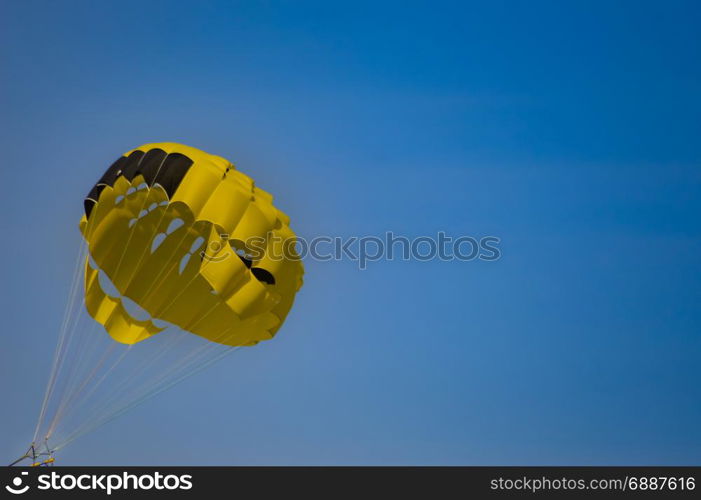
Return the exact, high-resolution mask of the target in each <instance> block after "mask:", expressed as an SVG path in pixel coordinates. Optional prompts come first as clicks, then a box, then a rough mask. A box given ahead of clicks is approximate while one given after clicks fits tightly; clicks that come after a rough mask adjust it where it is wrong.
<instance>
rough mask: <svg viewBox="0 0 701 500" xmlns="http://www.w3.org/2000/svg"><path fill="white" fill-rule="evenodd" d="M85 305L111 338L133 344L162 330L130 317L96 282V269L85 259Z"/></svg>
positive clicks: (148, 322)
mask: <svg viewBox="0 0 701 500" xmlns="http://www.w3.org/2000/svg"><path fill="white" fill-rule="evenodd" d="M85 305H86V308H87V310H88V312H89V313H90V315H91V316H92V317H93V318H95V320H96V321H97V322H99V323H102V324H103V325H104V326H105V328H106V329H107V331H108V332H109V333H110V335H111V336H112V338H113V339H114V340H116V341H117V342H121V343H123V344H134V343H136V342H140V341H142V340H144V339H146V338H148V337H150V336H151V335H155V334H156V333H158V332H160V331H162V330H163V329H162V328H158V327H157V326H156V325H154V324H153V322H151V321H139V320H137V319H134V318H132V317H131V316H130V315H129V313H128V312H127V311H126V309H124V306H123V305H122V302H121V300H120V299H119V298H113V297H110V296H108V295H107V294H106V293H105V292H104V291H103V290H102V288H101V287H100V284H99V282H98V271H97V270H96V269H93V268H91V267H90V264H89V262H88V259H86V261H85Z"/></svg>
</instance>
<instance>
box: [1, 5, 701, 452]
mask: <svg viewBox="0 0 701 500" xmlns="http://www.w3.org/2000/svg"><path fill="white" fill-rule="evenodd" d="M700 23H701V8H700V7H699V4H698V3H696V2H661V1H660V2H640V1H630V2H588V1H587V2H558V1H552V2H483V3H463V2H455V3H443V2H436V1H432V2H425V3H424V2H422V3H418V2H396V3H394V2H348V3H336V2H301V3H300V2H273V1H268V2H152V1H146V2H142V1H139V2H125V1H119V2H77V1H71V2H48V1H47V2H35V1H23V2H20V1H18V0H17V1H8V0H2V1H1V2H0V64H1V71H2V77H1V78H0V105H1V109H0V125H1V126H2V134H1V136H0V147H1V148H2V165H1V166H0V176H1V177H0V181H1V184H0V185H2V188H3V190H2V196H1V197H0V214H2V216H1V217H0V224H1V226H0V227H1V230H2V233H1V234H2V245H0V268H1V273H2V274H1V276H2V288H1V289H0V299H1V300H0V308H1V309H0V310H1V311H2V338H3V341H2V348H1V350H0V391H1V394H2V401H3V404H2V411H1V412H0V450H1V454H2V455H3V456H4V457H5V458H4V459H6V461H8V462H9V461H10V460H11V459H13V458H15V455H19V454H21V453H22V452H23V451H24V448H25V447H26V445H27V443H28V441H29V440H30V439H31V435H32V433H33V430H34V424H35V422H36V416H37V413H38V410H39V405H40V403H41V398H42V396H43V392H44V388H45V383H46V378H47V375H48V370H49V365H50V360H51V356H52V353H53V349H54V344H55V339H56V335H57V329H58V325H59V323H60V320H61V315H62V312H63V309H64V306H65V297H66V293H67V290H68V285H69V280H70V275H71V272H72V264H73V262H74V258H75V252H76V249H77V246H78V241H79V234H78V230H77V221H78V218H79V217H80V214H81V210H82V199H83V197H84V195H85V194H86V193H87V191H88V190H89V188H90V187H91V186H92V184H93V183H94V182H95V180H96V179H97V178H98V177H99V176H100V175H101V173H102V172H103V171H104V169H105V168H106V167H107V166H108V165H109V164H110V163H111V162H112V161H113V160H114V159H115V158H116V157H118V156H119V155H120V154H121V153H122V152H124V151H126V150H129V149H132V148H134V147H136V146H138V145H139V144H142V143H145V142H155V141H176V142H182V143H185V144H189V145H192V146H196V147H200V148H202V149H204V150H206V151H209V152H212V153H215V154H219V155H221V156H224V157H226V158H229V159H230V160H232V161H233V162H234V163H236V164H237V166H238V168H239V169H241V170H242V171H244V172H246V173H247V174H249V175H251V176H252V177H254V178H255V179H256V181H257V184H258V185H259V186H261V187H262V188H264V189H266V190H268V191H270V192H272V193H274V194H275V197H276V200H277V201H276V203H277V205H278V206H279V207H281V208H282V209H283V210H284V211H285V212H287V213H289V214H290V215H291V217H292V220H293V228H294V229H295V230H296V231H297V232H298V233H299V234H301V235H303V236H307V237H312V236H315V235H320V234H330V235H342V236H349V235H367V234H382V233H383V232H384V231H387V230H392V231H394V232H395V233H401V234H405V235H408V236H419V235H435V233H436V232H437V231H441V230H442V231H446V232H447V233H449V234H452V235H460V234H469V235H476V236H483V235H496V236H499V237H500V238H501V240H502V242H501V250H502V258H501V259H500V260H499V261H497V262H491V263H485V262H467V263H466V262H440V261H435V262H428V263H422V262H408V263H407V262H399V261H395V262H376V263H371V264H370V266H369V268H368V269H367V270H366V271H359V270H358V269H357V265H356V264H355V263H353V262H348V261H345V262H323V263H319V262H313V261H307V263H306V270H307V273H306V277H305V286H304V288H303V289H302V291H301V293H300V294H299V295H298V299H297V303H296V305H295V307H294V309H293V311H292V313H291V314H290V316H289V318H288V321H287V323H286V324H285V326H284V327H283V329H282V330H281V332H280V333H279V335H278V336H277V337H276V338H275V339H274V340H273V341H270V342H266V343H262V344H260V345H259V346H256V347H254V348H250V349H245V350H243V351H241V352H237V353H235V354H233V355H232V356H231V357H229V358H226V359H225V360H223V361H222V362H220V363H219V364H217V365H215V366H214V367H212V368H210V369H208V370H207V371H206V372H203V373H200V374H199V375H197V376H195V377H193V378H191V379H189V380H187V381H186V382H184V383H182V384H181V385H179V386H178V387H177V388H175V389H172V390H171V391H169V392H167V393H165V394H162V395H160V396H159V397H157V398H155V399H152V400H151V401H149V402H147V403H145V404H144V405H142V406H140V407H139V408H137V409H136V410H133V411H132V412H131V413H129V414H127V415H125V416H123V417H121V418H120V419H118V420H116V421H114V422H112V423H110V424H108V425H107V426H105V427H103V428H102V429H100V430H99V431H97V432H95V433H93V434H91V435H89V436H86V437H85V438H82V439H81V440H78V441H76V442H75V443H73V445H72V446H71V447H69V448H66V449H65V450H64V452H63V453H62V454H61V456H60V457H59V460H60V461H61V463H63V464H224V465H226V464H699V463H700V462H701V426H700V425H699V422H701V362H700V361H701V309H700V307H699V303H700V301H699V299H700V298H701V259H700V256H701V217H700V216H701V151H700V146H699V144H700V142H699V137H701V125H700V120H699V116H701V35H700V34H699V25H700Z"/></svg>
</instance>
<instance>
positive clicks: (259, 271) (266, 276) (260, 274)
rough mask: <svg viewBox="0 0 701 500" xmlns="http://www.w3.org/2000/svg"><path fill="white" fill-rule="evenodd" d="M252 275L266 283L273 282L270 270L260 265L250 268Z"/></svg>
mask: <svg viewBox="0 0 701 500" xmlns="http://www.w3.org/2000/svg"><path fill="white" fill-rule="evenodd" d="M251 272H252V273H253V276H255V277H256V279H257V280H258V281H261V282H263V283H267V284H268V285H274V284H275V276H273V275H272V273H271V272H270V271H267V270H265V269H263V268H262V267H254V268H252V269H251Z"/></svg>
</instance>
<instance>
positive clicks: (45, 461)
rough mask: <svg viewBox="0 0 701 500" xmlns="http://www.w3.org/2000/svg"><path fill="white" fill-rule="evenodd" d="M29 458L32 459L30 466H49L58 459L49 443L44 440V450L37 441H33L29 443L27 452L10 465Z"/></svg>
mask: <svg viewBox="0 0 701 500" xmlns="http://www.w3.org/2000/svg"><path fill="white" fill-rule="evenodd" d="M27 459H29V460H31V461H32V463H31V464H29V466H30V467H49V466H51V465H53V464H54V462H55V461H56V459H55V458H54V450H52V449H51V448H49V444H48V443H47V442H46V441H44V445H43V450H41V449H38V448H37V446H36V445H35V443H32V444H31V445H29V449H28V450H27V452H26V453H25V454H24V455H22V456H21V457H19V458H18V459H17V460H15V461H14V462H12V463H11V464H10V465H9V467H12V466H14V465H18V464H19V463H20V462H22V461H24V460H27Z"/></svg>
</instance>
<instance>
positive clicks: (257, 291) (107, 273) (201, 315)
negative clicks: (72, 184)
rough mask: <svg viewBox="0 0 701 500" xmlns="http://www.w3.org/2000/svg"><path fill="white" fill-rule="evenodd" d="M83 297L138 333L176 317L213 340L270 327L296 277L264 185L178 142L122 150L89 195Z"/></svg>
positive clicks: (285, 232) (117, 331)
mask: <svg viewBox="0 0 701 500" xmlns="http://www.w3.org/2000/svg"><path fill="white" fill-rule="evenodd" d="M80 230H81V232H82V234H83V237H84V238H85V240H86V242H87V245H88V254H89V256H88V258H87V259H86V262H85V304H86V308H87V310H88V313H89V314H90V315H91V316H92V317H93V318H94V319H95V320H96V321H97V322H98V323H100V324H102V325H103V326H104V328H105V329H106V330H107V332H108V333H109V334H110V336H111V337H112V338H113V339H114V340H116V341H118V342H121V343H123V344H135V343H137V342H140V341H142V340H144V339H146V338H148V337H150V336H152V335H157V334H158V333H159V332H160V331H162V330H163V328H165V326H166V325H167V324H173V325H176V326H178V327H180V328H181V329H183V330H185V331H187V332H191V333H193V334H195V335H199V336H201V337H204V338H206V339H208V340H209V341H212V342H217V343H220V344H225V345H229V346H242V345H254V344H256V343H258V342H259V341H261V340H267V339H270V338H272V337H273V335H275V333H276V332H277V331H278V329H279V328H280V326H281V324H282V322H283V321H284V320H285V317H286V316H287V313H288V312H289V310H290V308H291V307H292V303H293V301H294V297H295V294H296V292H297V291H298V290H299V288H300V287H301V286H302V275H303V273H304V269H303V266H302V263H301V262H300V261H299V259H298V258H297V256H296V255H295V254H294V253H293V252H292V248H293V247H292V245H290V242H292V241H294V238H295V234H294V232H293V231H292V230H291V229H290V227H289V218H288V217H287V215H285V214H284V213H282V212H281V211H280V210H278V209H276V208H275V207H274V206H273V203H272V196H271V195H270V194H269V193H267V192H265V191H263V190H262V189H260V188H257V187H255V185H254V183H253V181H252V180H251V179H250V178H249V177H248V176H246V175H245V174H243V173H241V172H239V171H237V170H236V169H235V168H234V166H233V165H232V164H231V163H230V162H229V161H227V160H226V159H224V158H221V157H219V156H214V155H211V154H208V153H205V152H203V151H200V150H198V149H195V148H192V147H188V146H184V145H181V144H175V143H155V144H145V145H143V146H141V147H139V148H137V149H134V150H132V151H129V152H127V153H126V154H125V155H124V156H122V157H121V158H119V159H118V160H117V161H116V162H115V163H114V164H113V165H112V166H111V167H110V168H109V169H107V172H105V174H104V175H103V176H102V178H101V179H100V180H99V181H98V183H97V184H96V185H95V187H93V189H92V190H91V191H90V193H89V194H88V197H87V198H86V200H85V215H84V216H83V217H82V219H81V221H80Z"/></svg>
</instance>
